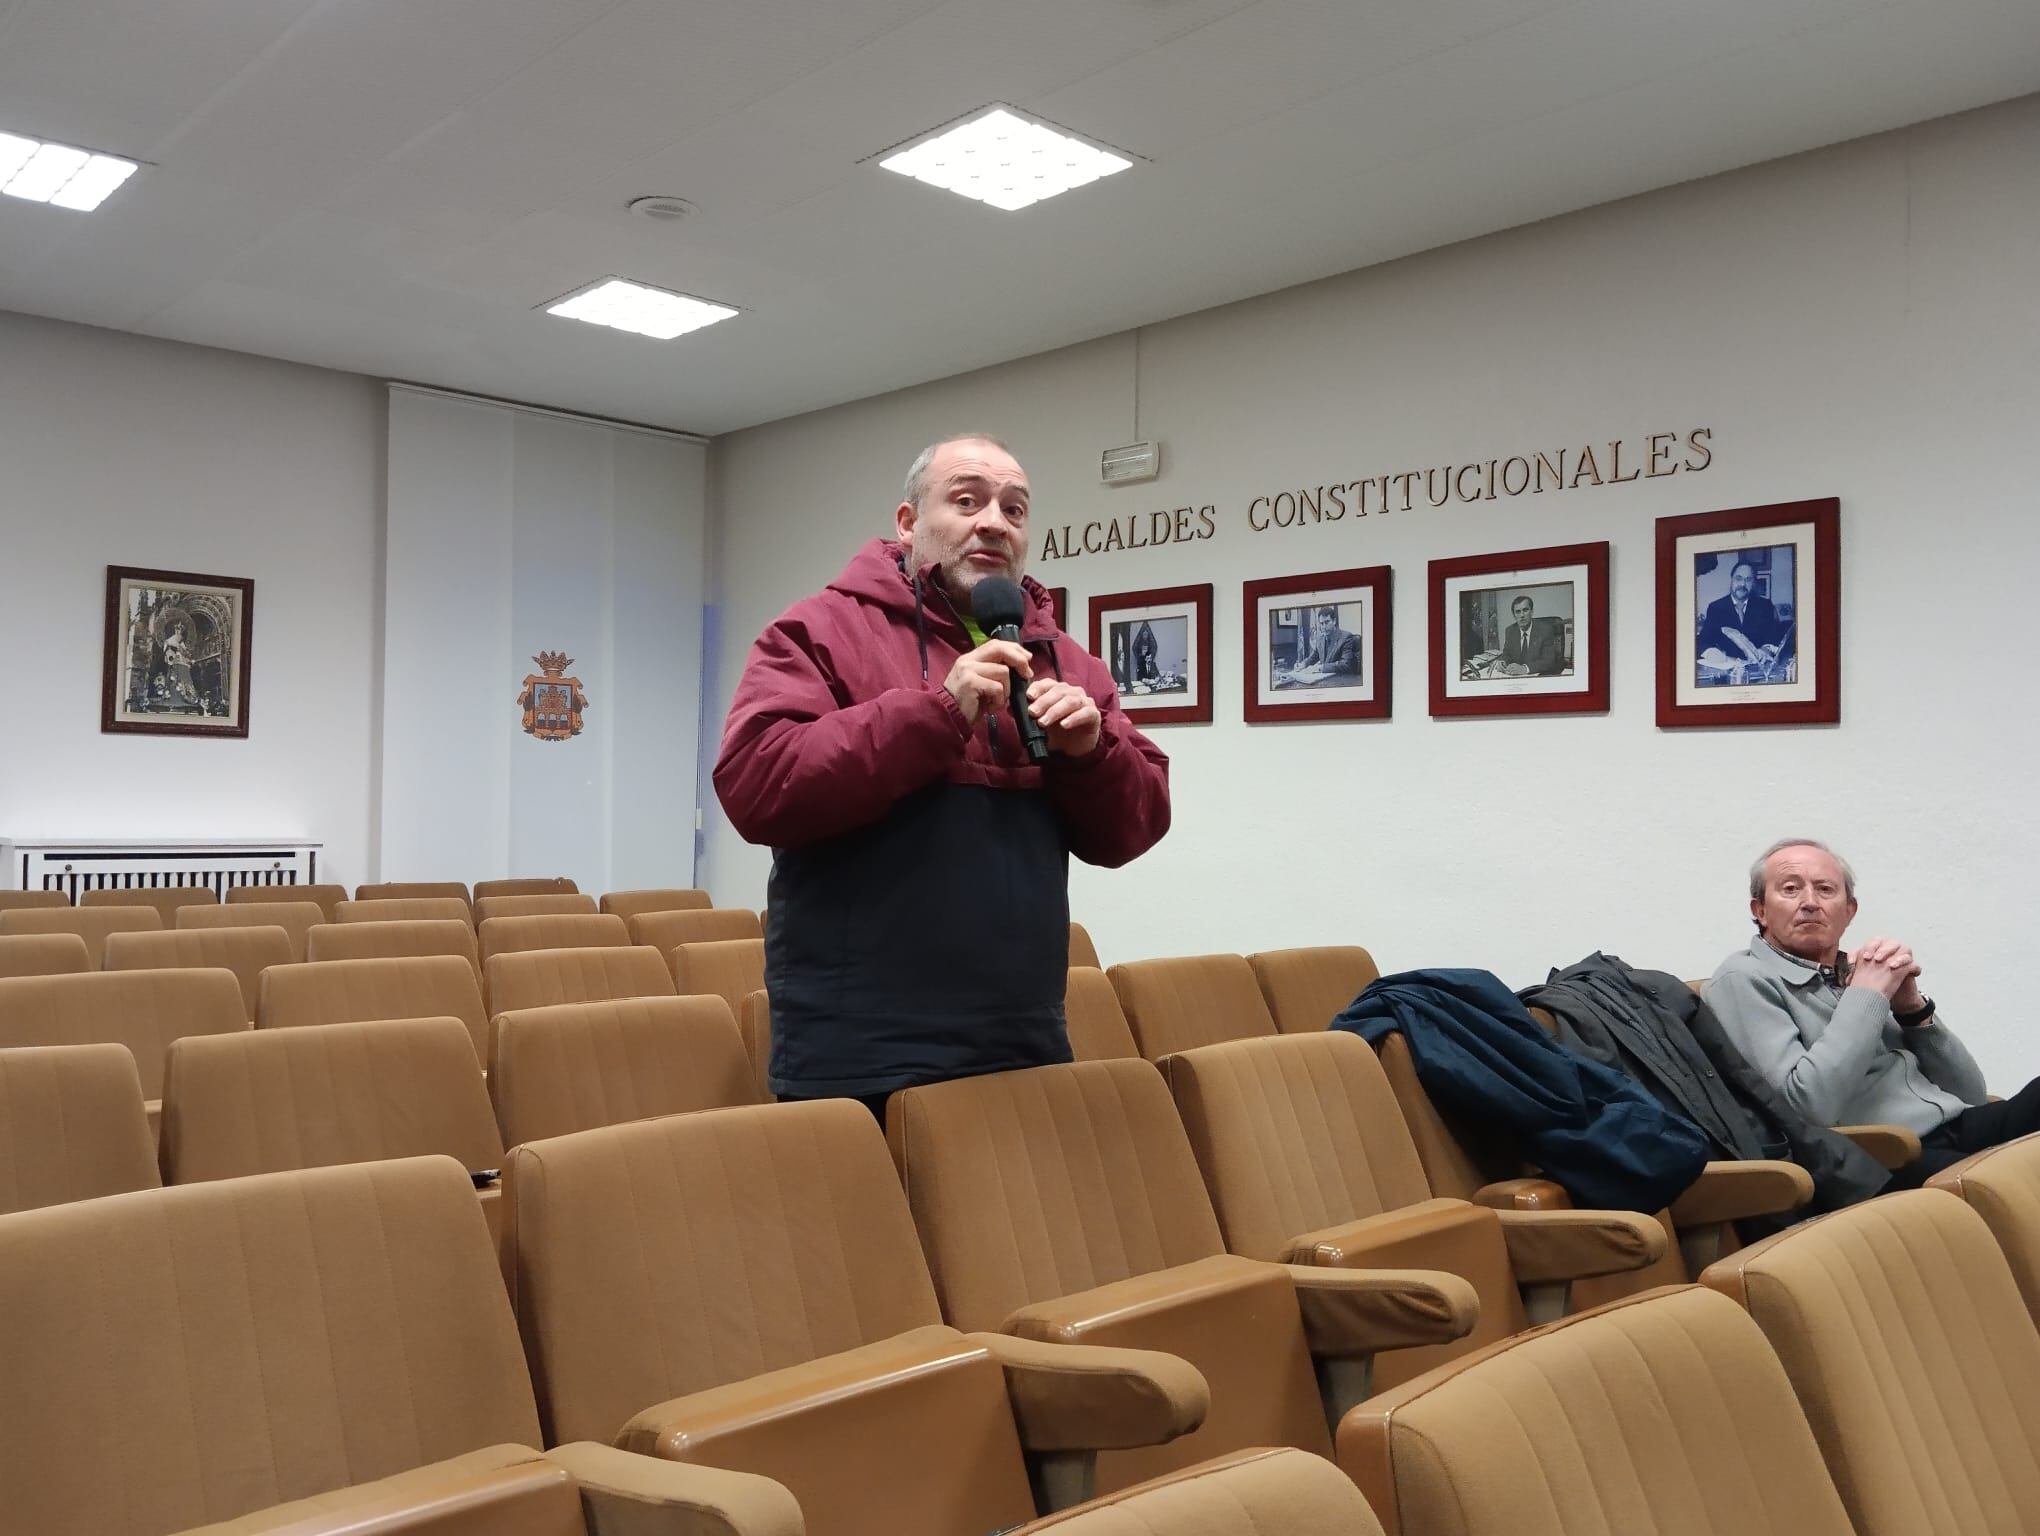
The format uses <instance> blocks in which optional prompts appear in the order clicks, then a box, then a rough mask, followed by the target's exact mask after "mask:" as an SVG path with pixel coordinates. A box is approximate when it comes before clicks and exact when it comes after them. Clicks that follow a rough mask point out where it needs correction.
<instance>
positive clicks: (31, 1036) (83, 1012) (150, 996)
mask: <svg viewBox="0 0 2040 1536" xmlns="http://www.w3.org/2000/svg"><path fill="white" fill-rule="evenodd" d="M247 1027H248V1012H247V1007H246V1005H245V1004H244V1003H243V1002H242V1000H241V988H240V984H239V983H238V982H236V981H235V980H234V973H233V972H232V971H224V970H213V971H201V970H174V971H87V972H84V973H82V974H80V975H75V976H18V977H14V978H12V979H10V980H6V981H0V1046H16V1045H84V1044H88V1043H90V1042H93V1041H102V1040H110V1041H112V1042H113V1043H115V1044H117V1045H124V1046H126V1047H127V1048H128V1051H129V1052H130V1053H131V1054H132V1055H133V1056H134V1058H135V1073H136V1076H138V1077H139V1078H140V1079H141V1084H142V1097H143V1098H144V1099H152V1100H153V1099H160V1098H161V1097H162V1096H163V1053H164V1052H165V1051H167V1050H169V1049H170V1042H171V1041H172V1040H177V1039H181V1038H183V1037H184V1036H185V1035H216V1034H231V1033H233V1032H235V1031H236V1030H243V1029H246V1028H247Z"/></svg>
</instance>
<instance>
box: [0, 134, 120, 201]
mask: <svg viewBox="0 0 2040 1536" xmlns="http://www.w3.org/2000/svg"><path fill="white" fill-rule="evenodd" d="M136 169H137V167H136V165H135V162H134V161H132V160H122V159H120V158H119V157H117V156H114V155H96V154H94V153H93V152H92V151H91V150H89V149H73V148H72V147H71V146H70V145H68V144H45V143H43V142H41V141H40V140H38V139H24V138H22V137H21V136H20V135H19V134H13V133H0V192H4V193H5V194H6V195H7V196H9V197H18V198H20V199H22V200H23V201H24V202H30V203H48V204H50V206H52V207H54V208H71V209H75V210H76V211H78V212H79V213H90V212H91V211H92V210H93V209H95V208H97V207H98V206H99V205H100V204H101V203H103V202H105V201H106V199H107V198H108V197H109V196H110V195H111V194H112V192H113V190H114V188H116V187H118V186H119V185H120V184H121V183H122V182H124V181H126V180H127V179H128V177H130V176H132V175H134V173H135V171H136Z"/></svg>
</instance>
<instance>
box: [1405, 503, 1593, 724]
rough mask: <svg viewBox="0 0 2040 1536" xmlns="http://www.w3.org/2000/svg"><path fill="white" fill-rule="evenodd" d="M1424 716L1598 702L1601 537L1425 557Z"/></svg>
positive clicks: (1534, 710) (1541, 711)
mask: <svg viewBox="0 0 2040 1536" xmlns="http://www.w3.org/2000/svg"><path fill="white" fill-rule="evenodd" d="M1430 583H1431V612H1430V624H1431V713H1432V714H1433V715H1547V714H1600V713H1605V712H1606V710H1607V708H1608V545H1607V543H1606V541H1603V542H1601V543H1599V544H1561V545H1556V546H1553V547H1551V548H1548V549H1516V550H1508V551H1505V552H1502V553H1499V554H1492V555H1467V556H1464V557H1461V558H1459V559H1455V560H1433V561H1432V562H1431V564H1430Z"/></svg>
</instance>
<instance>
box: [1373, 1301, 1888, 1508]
mask: <svg viewBox="0 0 2040 1536" xmlns="http://www.w3.org/2000/svg"><path fill="white" fill-rule="evenodd" d="M1339 1461H1340V1464H1341V1465H1342V1466H1344V1467H1345V1469H1346V1470H1347V1472H1348V1473H1349V1474H1351V1475H1352V1477H1353V1479H1354V1481H1355V1482H1357V1483H1358V1484H1359V1485H1360V1489H1361V1492H1363V1493H1365V1494H1366V1495H1367V1499H1368V1502H1369V1503H1371V1504H1372V1505H1373V1506H1374V1509H1375V1513H1376V1514H1377V1515H1379V1516H1380V1517H1381V1524H1382V1527H1383V1528H1384V1529H1385V1530H1386V1531H1387V1532H1388V1533H1389V1536H1577V1533H1579V1532H1583V1531H1595V1532H1607V1533H1610V1536H1613V1533H1617V1532H1619V1533H1621V1536H1851V1532H1850V1529H1849V1522H1848V1520H1847V1518H1846V1517H1845V1516H1844V1515H1843V1513H1842V1506H1841V1501H1840V1500H1839V1499H1838V1498H1836V1496H1835V1489H1834V1485H1833V1484H1832V1483H1831V1482H1829V1480H1828V1476H1827V1472H1826V1470H1825V1469H1824V1468H1823V1467H1822V1465H1821V1460H1820V1453H1819V1451H1818V1450H1817V1449H1816V1447H1815V1445H1814V1439H1813V1434H1812V1432H1811V1431H1810V1430H1809V1429H1808V1428H1807V1424H1806V1418H1805V1416H1804V1415H1803V1414H1802V1413H1801V1412H1800V1409H1799V1405H1798V1403H1796V1402H1795V1401H1793V1397H1792V1389H1791V1387H1790V1385H1789V1384H1788V1383H1787V1382H1786V1380H1785V1375H1784V1373H1783V1372H1782V1371H1781V1370H1779V1368H1778V1361H1777V1357H1776V1356H1774V1355H1773V1354H1772V1353H1771V1351H1770V1350H1769V1349H1768V1348H1767V1347H1766V1346H1765V1343H1764V1338H1763V1335H1762V1334H1761V1333H1759V1332H1758V1331H1757V1330H1756V1329H1755V1328H1753V1327H1751V1326H1750V1325H1749V1319H1748V1318H1746V1317H1743V1316H1742V1315H1741V1314H1740V1313H1739V1312H1737V1310H1736V1309H1735V1308H1734V1307H1733V1306H1728V1305H1724V1304H1723V1302H1722V1300H1721V1298H1720V1297H1718V1296H1715V1295H1712V1294H1710V1293H1709V1292H1706V1291H1702V1290H1699V1289H1697V1288H1694V1287H1690V1286H1686V1287H1679V1288H1676V1289H1668V1290H1660V1291H1653V1292H1650V1293H1648V1294H1647V1295H1646V1296H1644V1297H1639V1298H1632V1299H1631V1300H1628V1301H1624V1302H1620V1303H1617V1304H1616V1305H1614V1306H1611V1307H1607V1308H1604V1309H1602V1310H1600V1311H1598V1312H1590V1313H1584V1314H1579V1315H1575V1316H1573V1317H1570V1318H1568V1319H1566V1320H1565V1321H1564V1322H1561V1323H1555V1324H1553V1325H1551V1326H1550V1327H1547V1328H1541V1329H1535V1330H1533V1331H1531V1332H1529V1333H1523V1334H1518V1335H1516V1336H1515V1337H1513V1338H1511V1339H1507V1340H1504V1341H1503V1342H1501V1343H1499V1344H1495V1345H1491V1346H1490V1347H1489V1348H1487V1349H1485V1350H1482V1351H1480V1352H1478V1353H1476V1354H1473V1355H1468V1356H1466V1357H1464V1358H1462V1359H1460V1360H1457V1361H1454V1362H1452V1363H1451V1364H1449V1365H1445V1366H1441V1367H1440V1368H1439V1369H1437V1370H1435V1371H1432V1372H1430V1373H1428V1374H1426V1375H1424V1376H1420V1377H1418V1378H1417V1379H1416V1380H1415V1381H1411V1382H1407V1383H1405V1384H1404V1385H1402V1386H1400V1387H1396V1388H1392V1389H1391V1390H1389V1391H1387V1392H1384V1393H1382V1394H1380V1395H1379V1396H1376V1397H1373V1398H1370V1399H1369V1400H1368V1401H1366V1402H1364V1403H1362V1404H1361V1405H1360V1406H1359V1407H1358V1408H1356V1409H1355V1410H1353V1412H1352V1413H1350V1414H1348V1415H1347V1417H1346V1419H1345V1420H1344V1422H1343V1423H1342V1424H1341V1425H1340V1429H1339Z"/></svg>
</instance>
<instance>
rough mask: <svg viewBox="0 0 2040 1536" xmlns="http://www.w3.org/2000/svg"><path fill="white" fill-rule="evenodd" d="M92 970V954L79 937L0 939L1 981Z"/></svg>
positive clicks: (42, 935)
mask: <svg viewBox="0 0 2040 1536" xmlns="http://www.w3.org/2000/svg"><path fill="white" fill-rule="evenodd" d="M91 969H92V951H91V950H89V949H87V948H86V947H85V941H84V940H83V939H82V938H80V937H79V936H78V935H77V934H75V933H12V934H7V935H4V936H0V977H4V976H68V975H71V974H72V973H74V972H77V971H89V970H91Z"/></svg>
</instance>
